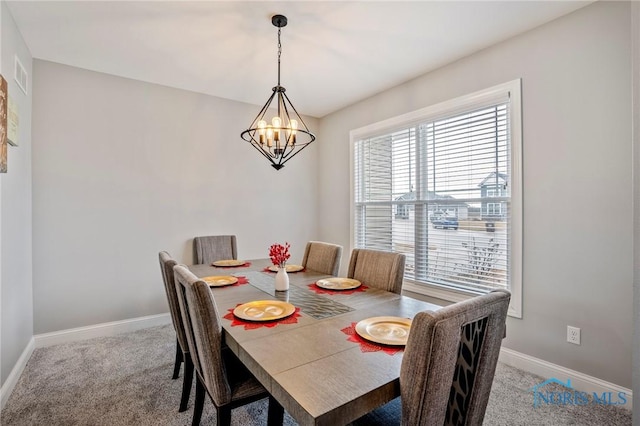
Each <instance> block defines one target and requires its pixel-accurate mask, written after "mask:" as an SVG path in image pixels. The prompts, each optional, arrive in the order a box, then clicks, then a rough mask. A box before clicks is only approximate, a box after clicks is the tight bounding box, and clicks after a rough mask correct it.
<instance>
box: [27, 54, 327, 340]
mask: <svg viewBox="0 0 640 426" xmlns="http://www.w3.org/2000/svg"><path fill="white" fill-rule="evenodd" d="M34 77H35V78H34V111H33V171H34V172H33V185H34V190H33V206H34V215H33V232H34V250H33V256H34V265H33V279H34V332H35V333H36V334H38V333H44V332H50V331H56V330H64V329H68V328H73V327H79V326H86V325H92V324H97V323H103V322H107V321H115V320H121V319H126V318H135V317H140V316H144V315H152V314H158V313H164V312H167V311H168V307H167V302H166V296H165V294H164V289H163V286H162V281H161V276H160V269H159V265H158V252H159V251H161V250H167V251H168V252H169V253H170V254H171V255H172V256H173V257H174V258H176V259H177V260H178V261H179V262H184V263H191V262H192V238H193V237H194V236H197V235H213V234H236V235H237V237H238V255H239V257H240V258H245V259H250V258H264V257H267V254H268V248H269V245H271V244H272V243H274V242H284V241H289V242H290V243H291V245H292V260H296V259H297V260H298V261H301V260H302V254H303V252H304V245H305V244H306V242H307V241H308V240H309V239H312V238H313V237H316V236H317V225H316V222H317V220H318V218H317V215H316V211H317V209H316V202H317V201H316V200H317V198H318V194H317V183H316V181H315V179H314V178H315V176H316V174H317V161H316V156H317V146H318V145H319V144H320V143H322V142H320V141H319V142H316V143H315V144H312V145H311V146H310V147H308V148H306V149H305V151H304V152H302V153H301V154H299V155H298V156H297V157H296V158H295V159H293V160H292V161H291V162H290V163H287V165H286V166H285V167H284V168H283V169H282V170H280V171H275V170H274V169H273V168H272V167H271V166H270V165H269V163H268V162H267V160H266V159H265V158H263V157H262V156H261V155H259V153H258V152H256V151H255V150H254V149H253V148H252V147H251V146H250V145H249V144H248V143H246V142H244V141H242V139H240V132H241V131H242V130H243V128H244V127H245V126H248V125H249V124H250V123H251V120H253V118H254V117H255V115H256V114H257V113H258V110H259V107H257V106H253V105H247V104H242V103H238V102H232V101H228V100H224V99H220V98H214V97H211V96H205V95H201V94H197V93H192V92H186V91H182V90H177V89H171V88H167V87H163V86H158V85H154V84H148V83H143V82H139V81H134V80H129V79H124V78H119V77H114V76H110V75H106V74H100V73H96V72H91V71H86V70H82V69H78V68H73V67H68V66H64V65H60V64H55V63H51V62H46V61H41V60H36V61H34ZM269 90H270V88H269V87H267V88H265V100H266V96H267V95H268V94H269V92H268V91H269ZM307 124H308V125H309V126H310V127H311V128H313V129H316V128H317V127H318V124H317V120H315V119H309V122H308V123H307Z"/></svg>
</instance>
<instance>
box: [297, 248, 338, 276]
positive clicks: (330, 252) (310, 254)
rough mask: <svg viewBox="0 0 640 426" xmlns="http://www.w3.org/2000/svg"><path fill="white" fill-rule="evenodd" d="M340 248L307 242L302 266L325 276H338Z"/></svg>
mask: <svg viewBox="0 0 640 426" xmlns="http://www.w3.org/2000/svg"><path fill="white" fill-rule="evenodd" d="M341 258H342V246H339V245H336V244H329V243H323V242H320V241H309V242H308V243H307V247H306V248H305V250H304V256H303V257H302V266H303V267H305V268H307V269H311V270H313V271H317V272H320V273H323V274H327V275H334V276H335V275H338V271H339V270H340V260H341Z"/></svg>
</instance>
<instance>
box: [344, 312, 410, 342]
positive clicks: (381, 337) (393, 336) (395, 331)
mask: <svg viewBox="0 0 640 426" xmlns="http://www.w3.org/2000/svg"><path fill="white" fill-rule="evenodd" d="M410 328H411V320H410V319H409V318H401V317H372V318H367V319H363V320H362V321H360V322H359V323H358V324H356V333H358V334H359V335H360V337H362V338H363V339H367V340H370V341H372V342H375V343H382V344H383V345H394V346H404V345H406V344H407V338H408V337H409V329H410Z"/></svg>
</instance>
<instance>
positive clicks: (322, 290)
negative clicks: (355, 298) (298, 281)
mask: <svg viewBox="0 0 640 426" xmlns="http://www.w3.org/2000/svg"><path fill="white" fill-rule="evenodd" d="M307 287H309V289H310V290H311V291H314V292H316V293H317V294H353V293H357V292H363V291H366V290H367V289H368V288H369V287H367V286H366V285H364V284H362V285H360V286H359V287H356V288H352V289H351V290H329V289H328V288H322V287H318V285H317V284H316V283H312V284H309V285H308V286H307Z"/></svg>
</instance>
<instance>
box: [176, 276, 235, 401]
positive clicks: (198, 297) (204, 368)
mask: <svg viewBox="0 0 640 426" xmlns="http://www.w3.org/2000/svg"><path fill="white" fill-rule="evenodd" d="M173 270H174V274H175V280H176V288H177V289H179V292H180V296H181V297H179V302H180V309H181V311H182V314H183V318H185V319H188V321H187V320H185V321H184V323H185V330H186V333H187V341H188V343H189V350H190V351H191V358H192V360H193V365H194V367H195V369H196V371H197V372H198V374H200V377H201V378H202V380H203V382H204V385H205V387H206V388H207V390H208V391H209V395H211V398H212V399H213V401H214V402H215V404H216V405H217V406H221V405H225V404H227V403H229V402H230V401H231V386H230V385H229V381H228V379H227V373H226V370H225V367H224V362H223V360H222V324H221V322H220V316H219V315H218V311H217V309H216V305H215V302H214V300H213V294H211V290H209V286H208V285H207V283H205V282H204V281H202V280H201V279H199V278H198V277H196V276H195V275H193V273H192V272H191V271H189V270H188V269H187V268H186V267H185V266H184V265H177V266H175V267H174V268H173Z"/></svg>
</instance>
